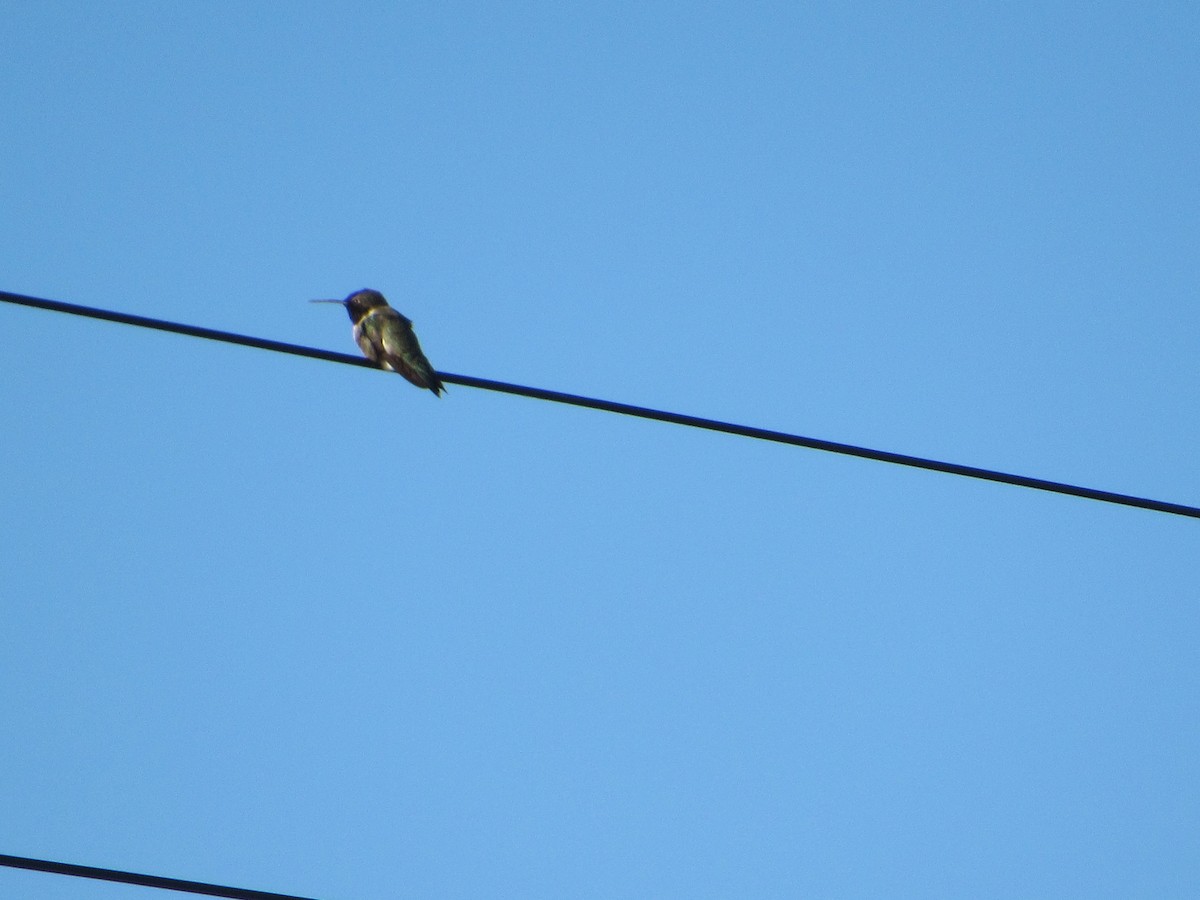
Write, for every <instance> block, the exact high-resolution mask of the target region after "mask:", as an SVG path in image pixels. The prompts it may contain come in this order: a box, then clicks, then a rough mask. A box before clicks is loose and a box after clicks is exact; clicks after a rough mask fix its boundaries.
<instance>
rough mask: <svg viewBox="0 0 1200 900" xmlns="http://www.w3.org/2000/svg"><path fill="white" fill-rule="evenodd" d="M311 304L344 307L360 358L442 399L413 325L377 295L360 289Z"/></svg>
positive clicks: (433, 373)
mask: <svg viewBox="0 0 1200 900" xmlns="http://www.w3.org/2000/svg"><path fill="white" fill-rule="evenodd" d="M311 302H312V303H340V304H341V305H342V306H344V307H346V312H348V313H349V314H350V321H351V322H353V323H354V340H355V342H356V343H357V344H358V346H359V349H360V350H362V352H363V356H365V357H366V358H367V359H369V360H371V362H373V363H375V364H376V365H378V366H380V367H381V368H383V369H387V370H388V371H389V372H399V373H400V374H401V375H403V376H404V377H405V378H407V379H408V380H409V381H411V382H412V383H413V384H415V385H416V386H417V387H419V388H428V389H429V390H431V391H433V395H434V396H435V397H439V396H441V393H442V391H444V390H445V388H444V387H443V386H442V380H441V379H440V378H438V374H437V372H435V371H434V370H433V366H431V365H430V364H429V360H427V359H426V358H425V354H424V353H422V352H421V345H420V344H419V343H418V342H417V336H416V334H414V333H413V327H412V324H413V323H412V321H411V320H410V319H407V318H405V317H404V316H403V315H401V314H400V313H399V312H397V311H396V310H394V309H392V308H391V307H390V306H388V302H387V301H386V300H385V299H383V294H381V293H379V291H373V290H371V289H370V288H363V289H362V290H361V291H355V292H354V293H353V294H351V295H350V296H349V297H347V298H346V299H345V300H313V301H311Z"/></svg>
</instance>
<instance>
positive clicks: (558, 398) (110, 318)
mask: <svg viewBox="0 0 1200 900" xmlns="http://www.w3.org/2000/svg"><path fill="white" fill-rule="evenodd" d="M0 300H2V301H4V302H6V303H15V304H18V305H20V306H31V307H34V308H36V309H45V310H50V311H52V312H61V313H67V314H69V315H74V316H87V317H89V318H92V319H102V320H104V321H106V322H119V323H121V324H122V325H136V326H138V327H139V328H153V329H156V330H158V331H168V332H171V333H173V334H184V335H187V336H189V337H198V338H204V339H205V340H210V341H223V342H225V343H227V344H240V345H241V346H244V347H255V348H257V349H259V350H271V351H273V352H275V353H290V354H293V355H295V356H307V357H309V358H311V359H323V360H326V361H328V362H336V363H342V364H343V365H351V366H362V367H364V368H368V369H374V368H378V367H377V366H376V365H375V364H374V363H373V362H371V361H370V360H367V359H364V358H363V357H361V356H350V355H349V354H346V353H334V352H332V351H330V350H320V349H317V348H315V347H304V346H301V345H299V344H287V343H284V342H282V341H272V340H267V339H265V338H257V337H250V336H248V335H243V334H233V333H231V332H228V331H218V330H216V329H214V328H200V327H198V326H196V325H183V324H180V323H178V322H168V321H165V320H163V319H152V318H149V317H147V316H135V315H132V314H130V313H122V312H114V311H112V310H106V309H95V308H93V307H90V306H78V305H76V304H74V303H62V302H60V301H57V300H42V299H40V298H38V297H27V296H24V295H22V294H12V293H9V292H7V291H0ZM438 377H439V378H441V380H442V381H444V382H446V383H448V384H458V385H462V386H464V387H473V388H479V389H481V390H485V391H497V392H499V393H504V394H516V395H518V396H521V397H532V398H534V399H536V400H548V401H550V402H552V403H565V404H568V405H571V406H583V407H586V408H588V409H599V410H603V411H604V412H611V413H617V414H619V415H624V416H636V417H638V418H642V419H653V420H656V421H659V422H670V423H672V424H675V425H684V426H687V427H689V428H703V429H706V430H708V431H719V432H723V433H725V434H736V435H739V436H741V437H748V438H754V439H756V440H760V441H774V442H775V443H779V444H790V445H792V446H795V447H807V448H808V449H810V450H821V451H824V452H826V453H839V454H841V455H843V456H856V457H859V458H860V459H872V460H875V461H877V462H885V463H891V464H893V465H898V466H908V467H910V468H914V469H925V470H927V471H931V472H943V473H945V474H947V475H959V476H961V477H964V478H977V479H980V480H983V481H994V482H998V483H1000V484H1011V485H1015V486H1017V487H1024V488H1031V489H1032V490H1037V491H1048V492H1050V493H1055V494H1066V495H1068V496H1072V497H1082V498H1084V499H1087V500H1097V501H1100V502H1102V503H1115V504H1118V505H1121V506H1133V507H1137V508H1139V509H1148V510H1153V511H1155V512H1162V513H1168V514H1170V515H1176V516H1188V517H1190V518H1194V519H1200V508H1198V507H1195V506H1187V505H1185V504H1183V503H1172V502H1169V501H1166V500H1152V499H1150V498H1147V497H1135V496H1133V495H1130V494H1119V493H1116V492H1114V491H1105V490H1101V489H1099V488H1090V487H1083V486H1080V485H1075V484H1067V483H1065V482H1061V481H1050V480H1047V479H1045V478H1033V477H1030V476H1028V475H1015V474H1012V473H1009V472H999V471H996V470H994V469H982V468H979V467H977V466H966V465H961V464H959V463H951V462H942V461H940V460H936V459H926V458H924V457H920V456H909V455H907V454H904V453H893V452H891V451H889V450H872V449H871V448H869V447H858V446H855V445H854V444H843V443H839V442H837V441H826V440H822V439H820V438H811V437H804V436H802V435H798V434H789V433H787V432H784V431H771V430H769V429H766V428H755V427H753V426H750V425H738V424H736V423H733V422H721V421H718V420H716V419H703V418H700V417H698V416H688V415H683V414H682V413H673V412H666V411H665V410H660V409H649V408H647V407H644V406H634V405H632V404H629V403H617V402H615V401H612V400H598V399H596V398H594V397H582V396H580V395H578V394H567V393H563V392H562V391H551V390H546V389H545V388H535V387H527V386H525V385H520V384H509V383H508V382H504V381H493V380H491V379H490V378H476V377H474V376H471V375H454V374H451V373H449V372H439V373H438Z"/></svg>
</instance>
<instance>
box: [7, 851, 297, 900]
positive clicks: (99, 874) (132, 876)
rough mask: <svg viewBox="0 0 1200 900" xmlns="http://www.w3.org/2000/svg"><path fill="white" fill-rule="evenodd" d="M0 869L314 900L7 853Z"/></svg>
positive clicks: (251, 898) (247, 897)
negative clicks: (6, 868)
mask: <svg viewBox="0 0 1200 900" xmlns="http://www.w3.org/2000/svg"><path fill="white" fill-rule="evenodd" d="M0 866H8V867H9V868H12V869H29V870H31V871H34V872H49V873H51V874H53V875H70V876H73V877H75V878H95V879H98V880H100V881H115V882H118V883H120V884H137V885H141V886H142V887H150V888H159V889H160V890H164V891H181V892H182V893H185V894H204V895H206V896H208V897H228V898H229V900H312V898H311V897H298V896H296V895H295V894H276V893H274V892H272V891H252V890H250V889H248V888H236V887H224V886H223V885H219V884H206V883H205V882H203V881H184V880H182V879H180V878H165V877H163V876H162V875H141V874H139V873H137V872H121V871H118V870H117V869H98V868H96V867H94V866H77V865H75V864H74V863H61V862H51V861H50V860H48V859H29V858H28V857H25V856H8V855H6V854H3V853H0Z"/></svg>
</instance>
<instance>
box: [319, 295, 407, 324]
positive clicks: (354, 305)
mask: <svg viewBox="0 0 1200 900" xmlns="http://www.w3.org/2000/svg"><path fill="white" fill-rule="evenodd" d="M309 302H310V303H339V304H341V305H342V306H344V307H345V308H346V312H347V313H349V314H350V321H351V322H358V321H360V320H361V319H362V317H363V316H365V315H366V314H367V313H369V312H370V311H371V310H373V309H378V308H379V307H381V306H387V305H388V302H387V300H385V299H383V294H381V293H379V291H373V290H371V289H370V288H363V289H362V290H361V291H355V292H354V293H353V294H351V295H350V296H349V297H347V298H346V299H345V300H310V301H309Z"/></svg>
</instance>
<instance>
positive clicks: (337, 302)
mask: <svg viewBox="0 0 1200 900" xmlns="http://www.w3.org/2000/svg"><path fill="white" fill-rule="evenodd" d="M308 302H309V303H336V304H338V306H345V305H346V301H345V300H309V301H308Z"/></svg>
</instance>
